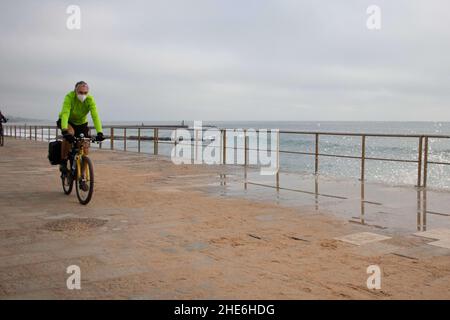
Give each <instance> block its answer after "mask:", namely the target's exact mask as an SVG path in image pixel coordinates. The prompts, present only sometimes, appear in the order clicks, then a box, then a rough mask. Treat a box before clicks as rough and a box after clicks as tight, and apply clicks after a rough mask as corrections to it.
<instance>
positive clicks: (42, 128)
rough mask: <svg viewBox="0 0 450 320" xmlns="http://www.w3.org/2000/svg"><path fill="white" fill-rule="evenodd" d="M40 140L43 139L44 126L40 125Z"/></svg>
mask: <svg viewBox="0 0 450 320" xmlns="http://www.w3.org/2000/svg"><path fill="white" fill-rule="evenodd" d="M41 140H42V141H44V126H41Z"/></svg>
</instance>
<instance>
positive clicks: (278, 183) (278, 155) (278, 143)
mask: <svg viewBox="0 0 450 320" xmlns="http://www.w3.org/2000/svg"><path fill="white" fill-rule="evenodd" d="M271 144H272V141H271ZM271 149H272V150H273V148H272V147H271ZM276 179H277V191H280V130H277V176H276Z"/></svg>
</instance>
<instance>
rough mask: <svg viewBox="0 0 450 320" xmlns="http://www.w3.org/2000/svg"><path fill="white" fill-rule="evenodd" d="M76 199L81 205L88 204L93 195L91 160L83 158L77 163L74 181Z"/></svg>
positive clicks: (92, 167)
mask: <svg viewBox="0 0 450 320" xmlns="http://www.w3.org/2000/svg"><path fill="white" fill-rule="evenodd" d="M75 185H76V188H75V189H76V190H77V198H78V201H79V202H80V203H81V204H84V205H86V204H88V203H89V201H91V198H92V194H93V193H94V166H93V165H92V161H91V159H89V158H88V157H87V156H83V157H82V158H81V159H80V160H79V161H78V162H77V179H76V181H75Z"/></svg>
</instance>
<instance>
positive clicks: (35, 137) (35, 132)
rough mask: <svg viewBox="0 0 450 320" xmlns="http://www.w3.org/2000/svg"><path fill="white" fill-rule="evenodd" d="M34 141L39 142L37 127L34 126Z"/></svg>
mask: <svg viewBox="0 0 450 320" xmlns="http://www.w3.org/2000/svg"><path fill="white" fill-rule="evenodd" d="M34 141H37V126H34Z"/></svg>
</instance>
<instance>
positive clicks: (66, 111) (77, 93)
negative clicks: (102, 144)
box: [56, 81, 105, 172]
mask: <svg viewBox="0 0 450 320" xmlns="http://www.w3.org/2000/svg"><path fill="white" fill-rule="evenodd" d="M89 112H90V113H91V117H92V121H93V122H94V127H95V130H96V131H97V137H96V140H97V141H103V140H105V138H104V137H103V129H102V122H101V120H100V117H99V115H98V112H97V105H96V103H95V100H94V98H93V97H92V96H91V95H90V94H89V86H88V84H87V83H86V82H84V81H80V82H77V83H76V84H75V89H74V90H73V91H70V92H69V93H68V94H67V95H66V96H65V98H64V102H63V105H62V109H61V112H60V113H59V119H58V121H57V122H56V124H57V126H58V128H59V129H61V131H62V134H63V137H64V141H63V143H62V146H61V159H62V163H61V165H60V170H61V172H65V171H66V170H67V158H68V156H69V152H70V149H71V146H72V142H74V137H75V136H76V137H79V136H80V134H81V133H82V134H83V135H84V136H85V137H90V134H89V127H88V122H87V114H88V113H89ZM85 151H86V153H87V152H88V149H87V148H86V149H85Z"/></svg>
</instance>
